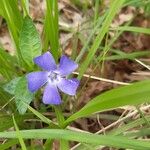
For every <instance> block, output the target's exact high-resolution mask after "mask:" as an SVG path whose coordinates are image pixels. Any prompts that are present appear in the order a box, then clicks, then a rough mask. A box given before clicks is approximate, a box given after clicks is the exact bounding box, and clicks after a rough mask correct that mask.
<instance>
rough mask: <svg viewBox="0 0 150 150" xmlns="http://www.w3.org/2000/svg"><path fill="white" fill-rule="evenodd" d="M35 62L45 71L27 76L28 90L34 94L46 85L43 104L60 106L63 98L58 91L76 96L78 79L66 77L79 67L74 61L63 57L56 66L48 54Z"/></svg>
mask: <svg viewBox="0 0 150 150" xmlns="http://www.w3.org/2000/svg"><path fill="white" fill-rule="evenodd" d="M34 62H35V64H37V65H38V66H39V67H41V68H42V70H43V71H39V72H31V73H29V74H27V81H28V89H29V91H31V92H32V93H33V92H35V91H37V90H38V89H39V88H40V87H42V86H44V85H45V89H44V94H43V103H45V104H53V105H59V104H60V103H61V97H60V94H59V91H58V90H60V91H62V92H64V93H66V94H68V95H75V94H76V90H77V88H78V86H79V81H78V80H77V79H76V78H72V79H67V78H66V76H68V75H69V74H70V73H72V72H73V71H74V70H75V69H77V67H78V65H77V64H76V63H75V62H74V61H72V60H70V59H69V58H68V57H67V56H65V55H63V56H62V57H61V58H60V64H59V65H56V63H55V60H54V58H53V56H52V55H51V53H50V52H46V53H44V54H43V55H41V56H38V57H36V58H35V59H34Z"/></svg>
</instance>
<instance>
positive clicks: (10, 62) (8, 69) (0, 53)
mask: <svg viewBox="0 0 150 150" xmlns="http://www.w3.org/2000/svg"><path fill="white" fill-rule="evenodd" d="M16 64H17V63H16V59H15V57H13V56H11V55H10V54H8V53H7V52H5V50H4V49H2V48H0V68H1V69H0V73H1V74H2V75H3V77H4V78H6V79H8V80H10V79H12V78H13V77H14V75H16V69H15V67H16V66H15V65H16Z"/></svg>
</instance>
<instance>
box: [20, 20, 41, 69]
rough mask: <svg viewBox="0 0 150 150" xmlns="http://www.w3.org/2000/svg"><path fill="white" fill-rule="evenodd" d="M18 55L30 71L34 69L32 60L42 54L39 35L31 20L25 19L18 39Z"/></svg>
mask: <svg viewBox="0 0 150 150" xmlns="http://www.w3.org/2000/svg"><path fill="white" fill-rule="evenodd" d="M19 48H20V54H21V57H22V59H23V61H24V62H25V63H26V65H27V66H28V68H29V69H30V70H32V69H33V67H34V62H33V59H34V58H35V57H36V56H39V55H40V54H41V52H42V47H41V42H40V37H39V33H38V32H37V30H36V28H35V26H34V23H33V22H32V19H31V18H29V17H25V18H24V21H23V26H22V29H21V32H20V39H19Z"/></svg>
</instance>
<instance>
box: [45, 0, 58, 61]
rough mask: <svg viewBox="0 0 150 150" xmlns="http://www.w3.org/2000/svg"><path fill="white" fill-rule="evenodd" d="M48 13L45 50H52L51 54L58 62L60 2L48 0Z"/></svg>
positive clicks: (46, 14)
mask: <svg viewBox="0 0 150 150" xmlns="http://www.w3.org/2000/svg"><path fill="white" fill-rule="evenodd" d="M46 7H47V8H46V12H45V20H44V27H43V35H44V36H43V49H44V51H47V49H48V48H49V44H50V48H51V53H52V55H53V57H54V58H55V60H56V62H57V61H58V58H59V54H60V51H59V48H60V47H59V25H58V0H55V1H50V0H46Z"/></svg>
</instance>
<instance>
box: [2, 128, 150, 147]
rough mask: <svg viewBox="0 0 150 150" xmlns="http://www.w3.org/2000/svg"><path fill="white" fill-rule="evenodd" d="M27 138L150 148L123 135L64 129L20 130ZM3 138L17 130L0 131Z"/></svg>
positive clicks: (149, 144)
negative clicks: (96, 133)
mask: <svg viewBox="0 0 150 150" xmlns="http://www.w3.org/2000/svg"><path fill="white" fill-rule="evenodd" d="M20 134H22V138H25V139H31V138H35V139H49V138H50V139H65V140H70V141H78V142H82V143H91V144H97V145H107V146H110V147H118V148H129V149H136V150H149V147H150V143H149V142H145V141H140V140H134V139H127V138H125V137H122V136H110V135H109V136H107V135H95V134H91V133H81V132H77V131H69V130H62V129H37V130H22V131H20ZM0 137H1V138H4V137H5V138H16V137H17V135H16V132H15V131H11V132H0Z"/></svg>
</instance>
